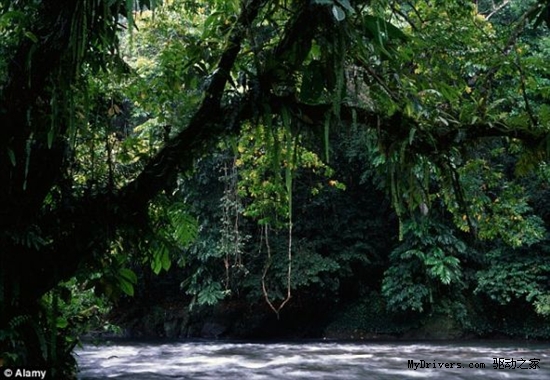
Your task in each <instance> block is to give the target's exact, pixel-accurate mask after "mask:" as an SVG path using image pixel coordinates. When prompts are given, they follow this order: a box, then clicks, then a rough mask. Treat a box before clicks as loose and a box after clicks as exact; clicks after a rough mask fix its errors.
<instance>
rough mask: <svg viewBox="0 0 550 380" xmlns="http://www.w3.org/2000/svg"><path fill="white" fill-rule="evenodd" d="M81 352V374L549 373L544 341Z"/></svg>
mask: <svg viewBox="0 0 550 380" xmlns="http://www.w3.org/2000/svg"><path fill="white" fill-rule="evenodd" d="M76 355H77V361H78V363H79V367H80V373H79V379H81V380H98V379H127V380H158V379H193V380H195V379H216V380H218V379H220V380H233V379H235V380H237V379H239V380H240V379H246V380H261V379H265V380H268V379H269V380H271V379H285V380H288V379H290V380H292V379H300V380H313V379H315V380H317V379H345V380H358V379H362V380H363V379H373V380H383V379H384V380H385V379H388V380H389V379H468V380H473V379H514V380H518V379H550V344H547V343H541V344H528V343H517V342H515V343H512V342H509V343H507V342H473V343H472V342H430V343H407V342H391V343H382V342H380V343H378V342H376V343H373V342H369V343H364V342H357V343H348V342H330V341H328V342H296V343H246V342H223V341H214V342H210V341H193V342H171V343H151V342H117V343H111V344H104V345H99V346H95V345H91V344H88V345H84V346H83V347H82V348H81V349H79V350H77V351H76ZM495 366H496V367H497V368H494V367H495ZM513 367H515V368H513Z"/></svg>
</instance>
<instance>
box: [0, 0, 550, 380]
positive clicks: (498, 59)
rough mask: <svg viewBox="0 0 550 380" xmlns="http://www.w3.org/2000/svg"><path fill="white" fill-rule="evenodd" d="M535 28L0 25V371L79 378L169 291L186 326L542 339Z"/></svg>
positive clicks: (343, 16)
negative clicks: (151, 293)
mask: <svg viewBox="0 0 550 380" xmlns="http://www.w3.org/2000/svg"><path fill="white" fill-rule="evenodd" d="M156 3H158V4H156ZM151 9H153V11H151ZM548 23H550V3H548V1H543V0H539V1H536V0H533V1H519V0H518V1H477V2H471V1H462V0H453V1H427V0H417V1H387V0H372V1H360V0H357V1H350V0H294V1H271V0H264V1H262V0H249V1H237V0H231V1H222V0H205V1H192V0H170V1H168V0H167V1H164V2H163V3H162V4H161V2H154V1H140V2H135V1H118V0H109V1H107V0H79V1H67V2H64V1H61V2H59V1H53V0H42V1H40V0H33V1H1V2H0V37H1V39H0V41H1V42H0V52H1V54H0V56H1V58H0V126H1V128H0V247H2V250H1V252H0V263H1V266H0V350H1V352H2V353H3V354H2V356H1V358H0V359H1V360H2V361H3V362H7V363H10V364H32V365H35V366H39V365H43V366H48V367H50V368H52V371H54V372H52V373H53V375H54V376H61V377H69V376H72V375H74V374H72V370H73V367H72V359H71V356H70V353H71V350H72V349H73V347H74V346H75V344H76V343H77V335H79V334H80V333H82V332H83V331H85V330H87V329H89V328H94V329H96V328H103V327H104V326H105V321H104V320H103V319H101V317H100V314H102V313H103V312H104V311H105V310H106V309H108V302H112V303H114V304H117V303H120V302H124V301H125V300H126V298H127V297H129V296H133V295H135V294H136V293H138V294H140V295H143V294H145V293H146V292H147V286H149V285H150V284H151V282H152V281H153V280H151V274H156V275H162V274H163V273H165V274H169V275H170V276H172V277H170V282H171V283H172V285H173V283H174V282H177V283H178V286H180V288H181V297H182V298H183V299H184V300H185V302H186V303H187V304H189V306H191V307H195V306H197V305H199V306H200V305H203V306H204V305H214V304H217V303H219V302H220V301H222V300H223V301H225V302H246V303H247V304H250V305H267V308H268V309H270V310H271V311H273V312H274V313H275V314H276V316H277V317H281V315H282V314H281V313H283V312H284V310H285V308H287V307H294V308H296V307H298V306H296V305H302V307H303V308H305V309H307V308H315V306H314V305H315V304H322V305H324V306H326V308H328V307H329V306H334V305H347V304H351V306H350V307H349V308H347V309H345V310H344V311H343V312H342V320H344V321H346V320H348V321H359V322H353V323H357V324H359V325H361V326H363V328H365V329H367V330H369V331H371V332H372V331H381V330H384V329H385V330H386V331H382V332H389V333H402V332H403V331H404V330H405V327H403V326H405V325H406V326H413V325H416V326H418V325H420V324H422V323H424V322H425V321H426V320H427V318H429V317H430V316H436V317H441V316H444V317H449V318H451V319H452V320H453V323H456V325H459V326H460V327H461V328H462V329H463V330H465V331H470V332H474V333H479V334H489V333H492V332H496V331H498V332H503V333H508V334H512V335H516V336H518V335H523V336H537V337H548V336H549V333H548V327H547V320H544V316H548V315H549V314H550V311H549V310H550V302H549V300H550V289H549V284H548V275H549V272H550V267H549V264H548V262H549V260H548V258H549V255H550V250H549V247H550V245H549V242H548V233H547V229H548V225H549V223H550V208H549V206H548V200H547V199H548V181H549V179H550V171H549V169H548V167H547V166H548V150H549V149H550V140H549V138H550V137H549V136H550V135H549V133H548V132H549V128H550V106H549V104H548V103H549V99H550V72H549V67H548V64H547V62H548V54H549V53H550V34H549V33H548V29H547V28H546V26H548V25H545V24H548ZM148 300H149V301H150V300H151V299H150V298H148ZM368 300H372V303H369V302H367V301H368ZM96 304H97V307H96V306H94V305H96ZM518 306H521V308H518ZM506 315H510V317H509V319H508V320H509V321H511V320H513V321H516V322H517V321H519V320H521V319H522V318H523V319H524V320H525V321H526V322H525V325H524V326H523V325H521V326H520V324H518V323H514V324H506V323H505V322H502V321H504V320H506V317H505V316H506ZM386 316H387V318H386ZM384 320H387V321H388V325H384V323H383V321H384ZM390 320H391V323H394V324H391V325H390ZM365 321H368V322H365ZM403 321H408V322H411V321H414V322H411V323H409V324H401V325H399V323H400V322H401V323H402V322H403ZM416 322H417V323H416ZM350 323H352V322H350ZM415 323H416V324H415ZM442 324H443V325H445V323H443V322H442ZM400 326H401V327H400ZM55 371H56V372H55Z"/></svg>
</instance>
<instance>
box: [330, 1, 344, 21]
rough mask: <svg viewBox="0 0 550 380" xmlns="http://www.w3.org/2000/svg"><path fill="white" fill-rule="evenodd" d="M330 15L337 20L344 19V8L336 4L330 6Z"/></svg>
mask: <svg viewBox="0 0 550 380" xmlns="http://www.w3.org/2000/svg"><path fill="white" fill-rule="evenodd" d="M332 15H333V16H334V18H335V19H336V21H338V22H340V21H344V19H345V18H346V13H345V12H344V10H343V9H342V8H341V7H340V6H338V5H336V4H334V5H333V6H332Z"/></svg>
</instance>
